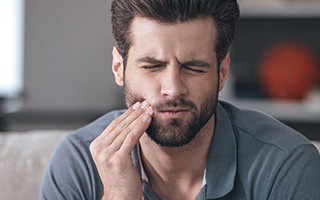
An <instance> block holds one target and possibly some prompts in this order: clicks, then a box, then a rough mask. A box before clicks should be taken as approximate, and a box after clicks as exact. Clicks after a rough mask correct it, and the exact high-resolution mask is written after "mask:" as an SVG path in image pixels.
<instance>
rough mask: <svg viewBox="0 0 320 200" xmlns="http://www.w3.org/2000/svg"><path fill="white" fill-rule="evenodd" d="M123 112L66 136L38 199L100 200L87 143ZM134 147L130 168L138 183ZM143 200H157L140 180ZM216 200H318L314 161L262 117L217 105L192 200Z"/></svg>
mask: <svg viewBox="0 0 320 200" xmlns="http://www.w3.org/2000/svg"><path fill="white" fill-rule="evenodd" d="M123 112H124V110H121V111H113V112H110V113H108V114H106V115H104V116H103V117H101V118H99V119H98V120H96V121H95V122H93V123H91V124H89V125H88V126H86V127H84V128H82V129H79V130H77V131H75V132H74V133H72V134H70V135H68V136H66V137H65V138H64V140H63V141H62V142H61V143H60V144H59V145H58V147H57V148H56V149H55V151H54V153H53V155H52V157H51V160H50V163H49V165H48V167H47V170H46V173H45V176H44V179H43V182H42V187H41V192H40V199H49V200H51V199H54V200H58V199H68V200H71V199H74V200H80V199H86V200H87V199H100V198H101V196H102V183H101V180H100V177H99V175H98V172H97V169H96V167H95V164H94V162H93V160H92V157H91V154H90V152H89V145H90V143H91V142H92V141H93V140H94V139H95V138H96V137H97V136H98V135H99V134H100V133H101V132H102V131H103V130H104V129H105V128H106V127H107V126H108V125H109V123H111V121H113V120H114V119H115V118H117V117H118V116H120V115H121V114H122V113H123ZM138 155H139V154H138V151H137V147H136V148H135V149H134V150H133V151H132V158H133V161H134V164H135V166H136V168H137V170H138V172H139V174H140V177H142V174H143V173H142V172H141V171H142V170H141V169H143V168H141V166H140V162H139V156H138ZM141 182H142V186H143V195H144V199H149V200H156V199H161V198H160V197H159V196H158V195H157V194H156V193H155V192H154V191H153V190H152V188H151V186H150V185H149V184H148V181H147V180H146V179H145V178H141ZM196 199H197V200H202V199H219V200H233V199H234V200H242V199H253V200H267V199H269V200H286V199H290V200H292V199H294V200H304V199H305V200H320V156H319V153H318V151H317V149H316V148H315V147H314V146H313V145H312V144H311V143H310V142H309V141H308V140H307V139H306V138H304V137H303V136H302V135H300V134H299V133H297V132H295V131H294V130H292V129H290V128H288V127H287V126H285V125H283V124H281V123H279V122H278V121H276V120H275V119H273V118H271V117H268V116H266V115H264V114H262V113H259V112H256V111H250V110H241V109H238V108H236V107H234V106H232V105H230V104H228V103H226V102H221V101H220V102H219V103H218V106H217V114H216V128H215V132H214V136H213V139H212V142H211V147H210V150H209V155H208V160H207V167H206V171H205V175H204V185H203V187H202V189H201V191H199V194H198V195H197V197H196Z"/></svg>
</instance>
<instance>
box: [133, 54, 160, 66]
mask: <svg viewBox="0 0 320 200" xmlns="http://www.w3.org/2000/svg"><path fill="white" fill-rule="evenodd" d="M136 63H150V64H163V65H164V64H166V62H164V61H160V60H158V59H156V58H154V57H150V56H147V57H143V58H139V59H137V60H136Z"/></svg>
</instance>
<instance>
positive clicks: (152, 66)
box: [142, 65, 162, 69]
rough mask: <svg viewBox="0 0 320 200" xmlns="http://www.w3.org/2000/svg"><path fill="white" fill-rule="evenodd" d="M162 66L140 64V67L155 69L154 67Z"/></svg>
mask: <svg viewBox="0 0 320 200" xmlns="http://www.w3.org/2000/svg"><path fill="white" fill-rule="evenodd" d="M160 67H162V65H146V66H142V68H144V69H156V68H160Z"/></svg>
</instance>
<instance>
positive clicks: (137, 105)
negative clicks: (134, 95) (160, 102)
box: [132, 102, 140, 110]
mask: <svg viewBox="0 0 320 200" xmlns="http://www.w3.org/2000/svg"><path fill="white" fill-rule="evenodd" d="M139 105H140V102H137V103H135V104H134V105H133V107H132V108H133V109H134V110H135V109H137V108H138V107H139Z"/></svg>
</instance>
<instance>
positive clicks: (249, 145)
mask: <svg viewBox="0 0 320 200" xmlns="http://www.w3.org/2000/svg"><path fill="white" fill-rule="evenodd" d="M111 11H112V23H113V33H114V37H115V39H116V41H117V44H118V48H114V49H113V52H112V53H113V63H112V70H113V72H114V75H115V81H116V83H117V84H118V85H120V86H123V87H124V96H125V102H126V106H127V107H128V109H127V110H122V111H113V112H111V113H108V114H106V115H105V116H103V117H102V118H100V119H98V120H97V121H95V122H93V123H92V124H90V125H88V126H86V127H84V128H82V129H80V130H78V131H76V132H75V133H73V134H71V135H69V136H67V137H66V138H65V139H64V140H63V141H62V142H61V144H60V145H59V146H58V147H57V149H56V150H55V152H54V154H53V156H52V158H51V161H50V164H49V166H48V169H47V171H46V174H45V177H44V180H43V184H42V189H41V194H40V199H121V200H125V199H130V200H134V199H152V200H153V199H174V200H177V199H183V200H188V199H223V200H226V199H228V200H229V199H235V200H240V199H255V200H262V199H270V200H277V199H278V200H284V199H297V200H302V199H308V200H319V199H320V190H319V188H320V158H319V154H318V151H317V149H316V148H315V147H314V146H312V145H311V144H310V142H309V141H308V140H307V139H305V138H304V137H302V136H301V135H300V134H298V133H296V132H295V131H293V130H291V129H290V128H288V127H286V126H284V125H282V124H280V123H279V122H277V121H276V120H274V119H272V118H270V117H267V116H265V115H264V114H261V113H257V112H254V111H247V110H240V109H238V108H236V107H234V106H232V105H230V104H228V103H225V102H220V101H218V100H217V99H218V93H219V91H221V90H222V89H223V86H224V83H225V81H226V79H227V77H228V73H229V64H230V56H229V53H228V48H229V46H230V45H231V42H232V40H233V37H234V29H235V23H236V21H237V20H238V17H239V9H238V4H237V2H236V0H184V1H182V0H114V1H113V3H112V9H111Z"/></svg>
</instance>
